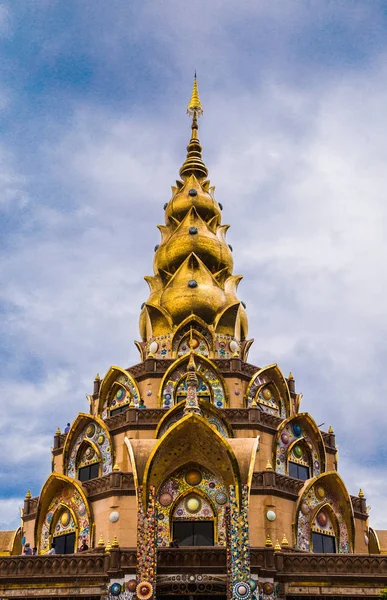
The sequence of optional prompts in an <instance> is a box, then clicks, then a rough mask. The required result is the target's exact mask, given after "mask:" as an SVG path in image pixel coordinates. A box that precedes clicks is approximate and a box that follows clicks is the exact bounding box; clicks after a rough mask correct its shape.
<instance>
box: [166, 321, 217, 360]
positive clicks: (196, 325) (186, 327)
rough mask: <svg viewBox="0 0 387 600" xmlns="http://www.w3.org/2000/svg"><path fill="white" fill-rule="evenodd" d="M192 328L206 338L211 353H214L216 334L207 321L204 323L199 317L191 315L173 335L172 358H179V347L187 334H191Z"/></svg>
mask: <svg viewBox="0 0 387 600" xmlns="http://www.w3.org/2000/svg"><path fill="white" fill-rule="evenodd" d="M191 327H192V329H193V330H194V331H197V332H198V333H199V334H201V335H202V336H203V337H204V339H205V340H206V342H207V343H208V345H209V348H210V352H211V353H213V351H214V347H215V346H214V344H215V337H214V333H213V332H212V331H211V329H210V328H209V327H208V324H207V323H206V322H205V321H203V319H201V318H200V317H198V316H197V315H189V316H188V317H186V318H185V319H184V321H182V322H181V323H180V325H179V327H178V328H177V329H176V331H175V333H174V334H173V337H172V344H171V348H172V356H173V357H174V358H178V357H177V349H178V346H179V344H180V342H181V340H182V338H183V337H184V336H185V335H186V334H187V333H189V331H190V328H191Z"/></svg>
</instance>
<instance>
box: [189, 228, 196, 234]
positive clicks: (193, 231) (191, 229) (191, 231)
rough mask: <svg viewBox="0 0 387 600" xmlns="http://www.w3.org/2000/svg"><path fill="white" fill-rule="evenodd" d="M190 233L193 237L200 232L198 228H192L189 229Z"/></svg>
mask: <svg viewBox="0 0 387 600" xmlns="http://www.w3.org/2000/svg"><path fill="white" fill-rule="evenodd" d="M189 232H190V234H191V235H194V234H195V233H197V232H198V228H197V227H190V228H189Z"/></svg>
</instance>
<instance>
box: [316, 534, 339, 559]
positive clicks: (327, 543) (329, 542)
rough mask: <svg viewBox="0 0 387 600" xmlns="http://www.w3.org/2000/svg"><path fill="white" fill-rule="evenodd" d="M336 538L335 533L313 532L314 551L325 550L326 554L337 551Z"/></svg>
mask: <svg viewBox="0 0 387 600" xmlns="http://www.w3.org/2000/svg"><path fill="white" fill-rule="evenodd" d="M335 542H336V540H335V538H334V537H333V535H324V534H323V533H315V532H314V531H313V532H312V545H313V552H324V553H325V554H327V553H331V554H334V553H335V552H336V543H335Z"/></svg>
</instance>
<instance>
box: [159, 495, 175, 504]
mask: <svg viewBox="0 0 387 600" xmlns="http://www.w3.org/2000/svg"><path fill="white" fill-rule="evenodd" d="M172 500H173V498H172V496H171V494H168V492H165V493H164V494H161V496H160V497H159V502H160V504H161V506H169V505H170V504H171V503H172Z"/></svg>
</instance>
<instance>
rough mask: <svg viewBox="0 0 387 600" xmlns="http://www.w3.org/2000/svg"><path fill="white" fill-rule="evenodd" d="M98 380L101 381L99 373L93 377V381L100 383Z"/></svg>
mask: <svg viewBox="0 0 387 600" xmlns="http://www.w3.org/2000/svg"><path fill="white" fill-rule="evenodd" d="M100 379H101V377H100V375H99V373H97V375H96V376H95V380H96V381H100Z"/></svg>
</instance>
